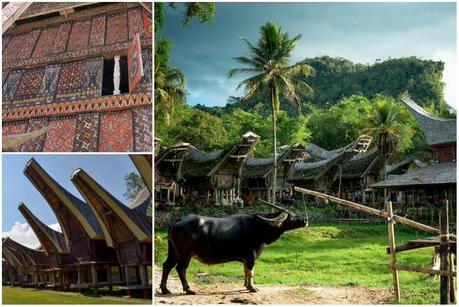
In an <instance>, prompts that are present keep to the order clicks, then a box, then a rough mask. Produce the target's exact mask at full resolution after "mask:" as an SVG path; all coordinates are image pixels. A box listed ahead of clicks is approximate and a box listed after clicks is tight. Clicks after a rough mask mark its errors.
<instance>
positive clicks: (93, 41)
mask: <svg viewBox="0 0 459 307" xmlns="http://www.w3.org/2000/svg"><path fill="white" fill-rule="evenodd" d="M104 41H105V15H100V16H96V17H94V18H93V19H92V24H91V35H90V38H89V47H94V46H100V45H103V44H104Z"/></svg>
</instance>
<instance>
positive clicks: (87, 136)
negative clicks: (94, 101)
mask: <svg viewBox="0 0 459 307" xmlns="http://www.w3.org/2000/svg"><path fill="white" fill-rule="evenodd" d="M98 133H99V114H98V113H94V114H86V115H80V116H79V117H78V120H77V129H76V136H75V147H74V151H97V143H98Z"/></svg>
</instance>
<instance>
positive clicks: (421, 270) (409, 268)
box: [395, 264, 456, 276]
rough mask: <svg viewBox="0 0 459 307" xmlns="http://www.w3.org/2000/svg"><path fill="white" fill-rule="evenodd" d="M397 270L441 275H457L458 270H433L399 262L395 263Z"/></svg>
mask: <svg viewBox="0 0 459 307" xmlns="http://www.w3.org/2000/svg"><path fill="white" fill-rule="evenodd" d="M395 267H396V268H397V270H400V271H410V272H417V273H427V274H430V275H440V276H455V275H456V272H450V271H448V272H447V271H442V270H431V269H424V268H418V267H414V266H409V265H400V264H397V265H395Z"/></svg>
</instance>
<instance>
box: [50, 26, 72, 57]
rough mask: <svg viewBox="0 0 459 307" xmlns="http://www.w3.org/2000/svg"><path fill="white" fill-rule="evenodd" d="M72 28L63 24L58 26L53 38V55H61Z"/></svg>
mask: <svg viewBox="0 0 459 307" xmlns="http://www.w3.org/2000/svg"><path fill="white" fill-rule="evenodd" d="M71 28H72V24H71V23H64V24H62V25H60V26H59V32H57V35H56V37H55V40H56V41H55V42H54V46H53V48H52V50H53V54H57V53H62V52H64V51H65V47H67V41H68V40H69V35H70V29H71Z"/></svg>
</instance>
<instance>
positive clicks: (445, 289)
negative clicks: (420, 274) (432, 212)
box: [440, 200, 450, 305]
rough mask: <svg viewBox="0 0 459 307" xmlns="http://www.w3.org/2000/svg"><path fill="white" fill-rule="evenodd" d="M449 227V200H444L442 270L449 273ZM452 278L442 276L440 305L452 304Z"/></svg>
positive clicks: (441, 214) (441, 233)
mask: <svg viewBox="0 0 459 307" xmlns="http://www.w3.org/2000/svg"><path fill="white" fill-rule="evenodd" d="M448 258H449V225H448V200H444V201H443V203H442V206H441V208H440V270H441V271H445V272H448V271H449V259H448ZM449 299H450V277H449V276H440V304H442V305H448V304H449V302H450V300H449Z"/></svg>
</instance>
